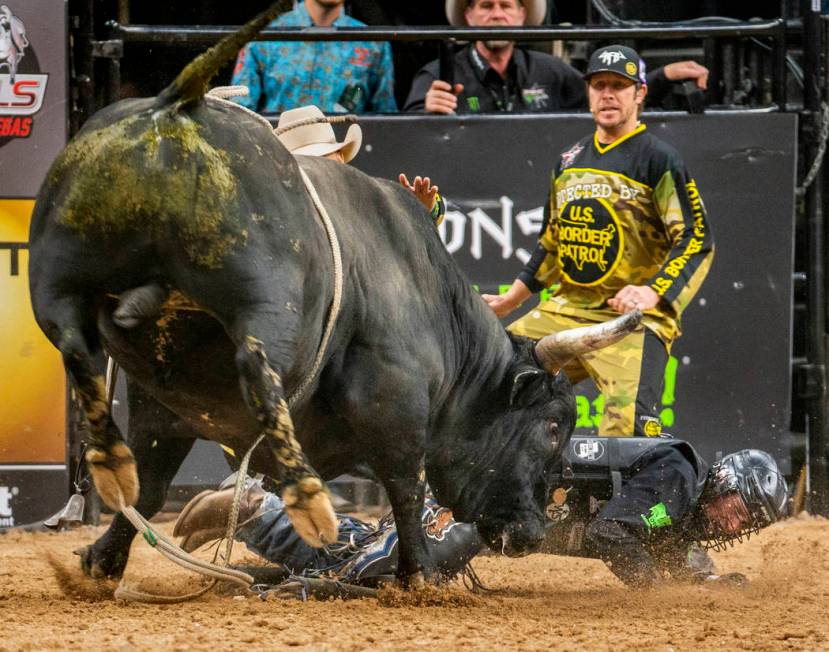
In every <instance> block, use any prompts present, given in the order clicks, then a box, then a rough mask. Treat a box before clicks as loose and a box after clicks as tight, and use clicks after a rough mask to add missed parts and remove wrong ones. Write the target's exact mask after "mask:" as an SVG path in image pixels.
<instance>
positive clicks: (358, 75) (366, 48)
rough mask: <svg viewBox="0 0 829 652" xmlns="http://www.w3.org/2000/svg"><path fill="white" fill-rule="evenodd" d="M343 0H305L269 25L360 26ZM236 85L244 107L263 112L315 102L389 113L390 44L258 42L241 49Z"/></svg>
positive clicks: (341, 109) (392, 107)
mask: <svg viewBox="0 0 829 652" xmlns="http://www.w3.org/2000/svg"><path fill="white" fill-rule="evenodd" d="M344 2H345V0H303V1H302V2H300V3H298V4H297V7H296V9H294V10H293V11H290V12H288V13H285V14H283V15H282V16H280V17H279V18H277V19H276V20H274V21H273V22H272V23H271V27H364V26H365V25H364V24H363V23H361V22H360V21H357V20H354V19H353V18H350V17H348V16H347V15H346V14H345V13H344V12H343V4H344ZM232 83H233V84H234V85H243V86H247V87H248V88H249V89H250V95H249V96H247V97H241V98H237V100H236V101H238V102H239V103H240V104H241V105H242V106H245V107H247V108H249V109H252V110H254V111H259V112H262V113H281V112H282V111H285V110H286V109H292V108H295V107H298V106H303V105H308V104H315V105H317V106H318V107H320V108H321V109H322V110H323V111H324V112H326V113H348V112H352V113H365V112H375V113H390V112H394V111H397V103H396V102H395V100H394V68H393V65H392V59H391V48H390V47H389V44H388V43H372V42H366V41H340V42H335V41H282V42H273V41H256V42H253V43H248V44H247V45H246V46H245V47H244V48H242V50H241V51H240V52H239V56H238V58H237V60H236V68H235V70H234V72H233V81H232Z"/></svg>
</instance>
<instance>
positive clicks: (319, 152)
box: [275, 104, 363, 163]
mask: <svg viewBox="0 0 829 652" xmlns="http://www.w3.org/2000/svg"><path fill="white" fill-rule="evenodd" d="M312 118H320V119H322V120H324V119H325V116H324V115H323V113H322V111H320V110H319V108H318V107H316V106H314V105H313V104H312V105H309V106H301V107H299V108H298V109H290V110H289V111H283V112H282V115H280V116H279V123H278V124H277V125H276V130H275V131H280V132H281V133H278V134H277V138H279V140H280V141H281V142H282V144H283V145H285V147H287V148H288V151H289V152H291V153H292V154H302V155H303V156H326V155H328V154H331V153H333V152H339V151H341V152H342V153H343V160H345V162H346V163H348V162H349V161H350V160H351V159H353V158H354V157H355V156H357V152H358V151H360V145H362V144H363V130H362V129H360V125H351V126H350V127H349V128H348V131H347V132H346V134H345V140H343V142H341V143H338V142H337V137H336V135H335V134H334V128H333V127H332V126H331V125H330V124H328V123H327V122H315V123H313V124H307V125H302V126H301V127H295V128H294V129H288V130H287V131H281V130H283V129H285V127H289V126H290V125H292V124H295V123H297V122H301V121H302V120H308V119H312Z"/></svg>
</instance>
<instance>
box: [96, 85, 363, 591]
mask: <svg viewBox="0 0 829 652" xmlns="http://www.w3.org/2000/svg"><path fill="white" fill-rule="evenodd" d="M230 88H231V89H234V92H236V91H235V88H237V87H230ZM240 88H245V87H240ZM224 90H225V89H214V91H224ZM211 92H213V91H211ZM225 92H230V91H225ZM209 97H211V98H212V99H213V100H214V101H217V102H221V103H224V104H229V105H231V106H233V107H235V108H236V109H241V110H243V111H245V112H247V113H249V114H251V115H253V116H255V117H256V118H258V119H259V120H260V121H263V122H265V123H267V125H268V129H271V125H270V122H268V121H267V120H266V119H265V118H263V117H262V116H260V115H259V114H257V113H254V112H253V111H251V110H250V109H247V108H245V107H243V106H241V105H239V104H236V103H235V102H230V101H229V100H226V99H224V97H222V96H220V95H219V94H213V95H209ZM349 117H351V116H344V117H343V121H344V120H345V119H347V118H349ZM299 172H300V175H301V177H302V181H303V183H304V184H305V188H306V190H307V191H308V194H309V195H310V197H311V201H312V202H313V204H314V207H315V208H316V210H317V212H318V213H319V215H320V218H321V219H322V223H323V227H324V228H325V232H326V235H327V236H328V241H329V243H330V245H331V253H332V258H333V265H334V296H333V298H332V300H331V307H330V308H329V310H328V318H327V321H326V324H325V331H324V332H323V336H322V340H321V341H320V345H319V347H318V349H317V354H316V356H315V358H314V363H313V366H312V368H311V371H310V373H309V374H308V375H307V376H306V377H305V379H304V380H303V381H302V383H300V385H299V387H297V388H296V389H295V390H294V391H293V392H292V393H291V394H290V396H288V399H287V400H288V407H289V409H290V408H291V407H293V406H294V405H295V404H296V403H297V401H299V399H300V398H302V396H303V395H304V394H305V392H306V391H307V390H308V388H309V387H310V386H311V383H312V382H313V381H314V380H315V379H316V377H317V374H318V373H319V369H320V367H321V366H322V360H323V357H324V356H325V352H326V350H327V348H328V343H329V341H330V339H331V334H332V333H333V332H334V325H335V323H336V321H337V317H338V315H339V312H340V306H341V304H342V293H343V265H342V252H341V249H340V242H339V238H337V232H336V229H335V228H334V224H333V222H332V221H331V218H330V216H329V215H328V211H327V210H326V209H325V206H324V205H323V203H322V201H321V200H320V197H319V194H318V193H317V190H316V188H315V187H314V184H313V183H312V181H311V179H310V178H309V177H308V175H307V174H306V173H305V170H303V169H302V168H301V167H300V168H299ZM117 372H118V363H116V362H115V361H114V360H113V359H112V358H111V357H110V358H109V359H108V360H107V378H106V386H107V401H108V403H109V407H110V410H111V408H112V399H113V396H114V393H115V391H114V390H115V378H116V376H117ZM264 436H265V434H264V433H262V434H260V435H259V437H257V439H256V441H254V442H253V444H252V445H251V447H250V448H249V449H248V451H247V452H246V453H245V456H244V458H243V459H242V462H241V464H240V465H239V470H238V471H237V474H236V485H235V487H234V492H233V503H232V506H231V510H230V517H229V519H228V523H227V530H226V532H225V540H226V541H227V544H226V546H225V555H224V566H219V565H217V564H216V563H215V561H216V558H217V556H218V554H219V550H218V548H217V549H216V553H215V554H214V556H213V562H214V563H211V562H206V561H203V560H201V559H198V558H197V557H194V556H192V555H190V554H189V553H187V552H185V551H184V550H182V549H181V548H180V547H179V546H178V545H176V544H175V543H174V542H173V541H171V540H170V539H169V538H167V537H166V536H165V535H163V534H161V533H160V532H156V531H154V530H153V529H152V526H151V525H150V523H149V521H147V519H145V518H144V517H143V516H142V515H141V514H140V513H139V512H138V510H136V509H135V508H134V507H131V506H127V505H124V504H123V500H122V501H121V513H123V514H124V516H126V517H127V519H129V521H130V522H131V523H132V524H133V526H134V527H135V529H136V530H137V531H138V532H140V533H141V535H142V536H143V538H144V540H145V541H147V543H149V544H150V546H152V547H153V548H156V549H157V550H158V551H159V552H161V554H163V555H164V556H165V557H167V559H169V560H171V561H173V562H175V563H177V564H179V565H180V566H183V567H184V568H186V569H188V570H191V571H194V572H196V573H201V574H202V575H206V576H208V577H211V578H213V579H212V581H211V582H210V584H208V585H207V586H206V587H203V588H202V589H199V590H198V591H195V592H193V593H188V594H185V595H176V596H166V595H156V594H150V593H144V592H142V591H137V590H134V589H129V588H127V587H126V586H124V584H123V579H122V580H121V583H120V584H119V586H118V588H117V589H116V590H115V598H116V599H120V600H130V601H134V602H152V603H163V604H173V603H178V602H186V601H189V600H193V599H195V598H197V597H200V596H202V595H204V594H205V593H207V592H208V591H210V590H211V589H213V587H215V586H216V584H217V582H219V580H225V581H229V582H233V583H235V584H240V585H242V586H244V587H245V588H248V589H250V588H251V587H252V586H253V581H254V580H253V577H252V576H250V575H248V574H247V573H243V572H242V571H238V570H235V569H232V568H229V565H230V554H231V551H232V550H233V535H234V534H235V533H236V527H237V522H238V518H239V503H240V501H241V497H242V492H243V490H244V485H245V479H246V477H247V471H248V465H249V463H250V457H251V455H252V454H253V451H254V449H255V448H256V447H257V446H258V445H259V443H260V442H261V441H262V439H263V438H264Z"/></svg>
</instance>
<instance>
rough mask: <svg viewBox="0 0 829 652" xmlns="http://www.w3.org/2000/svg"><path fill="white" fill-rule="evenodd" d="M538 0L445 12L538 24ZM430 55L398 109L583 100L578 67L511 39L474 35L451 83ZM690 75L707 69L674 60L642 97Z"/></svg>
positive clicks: (544, 106) (506, 23) (508, 107)
mask: <svg viewBox="0 0 829 652" xmlns="http://www.w3.org/2000/svg"><path fill="white" fill-rule="evenodd" d="M545 11H546V3H545V2H544V0H449V1H448V2H447V3H446V15H447V18H448V19H449V23H450V24H451V25H455V26H465V25H467V24H468V25H469V26H471V27H499V26H503V27H517V26H521V25H539V24H541V22H542V20H543V19H544V13H545ZM439 75H440V71H439V63H438V61H433V62H431V63H429V64H427V65H426V66H424V67H423V68H422V69H421V70H420V71H419V72H418V73H417V75H416V76H415V78H414V81H413V82H412V88H411V90H410V91H409V97H408V98H407V100H406V103H405V106H404V107H403V110H404V111H426V112H427V113H442V114H451V113H492V112H510V113H542V112H552V111H566V110H571V109H580V108H583V107H585V106H586V105H587V98H586V95H585V91H584V80H583V79H582V75H581V73H579V72H578V71H577V70H576V69H575V68H572V67H571V66H569V65H568V64H566V63H564V61H562V60H561V59H559V58H558V57H554V56H552V55H549V54H545V53H543V52H535V51H532V50H525V49H523V48H519V47H515V44H514V43H513V42H512V41H478V42H476V43H472V44H470V45H467V46H466V47H463V48H461V49H460V51H458V52H457V53H456V54H455V57H454V81H455V84H454V87H453V86H452V85H450V84H449V83H448V82H446V81H443V80H441V79H440V78H439ZM683 79H693V80H694V81H696V83H697V85H698V86H699V87H700V88H702V89H704V88H705V86H706V83H707V80H708V70H707V69H706V68H704V67H703V66H701V65H699V64H697V63H695V62H694V61H680V62H676V63H672V64H669V65H667V66H665V67H664V68H659V69H658V70H656V71H654V72H653V73H651V74H649V75H648V88H649V93H648V98H649V99H653V98H656V99H658V98H659V97H661V96H663V95H664V94H665V93H666V92H667V91H668V90H669V88H670V82H671V81H678V80H683Z"/></svg>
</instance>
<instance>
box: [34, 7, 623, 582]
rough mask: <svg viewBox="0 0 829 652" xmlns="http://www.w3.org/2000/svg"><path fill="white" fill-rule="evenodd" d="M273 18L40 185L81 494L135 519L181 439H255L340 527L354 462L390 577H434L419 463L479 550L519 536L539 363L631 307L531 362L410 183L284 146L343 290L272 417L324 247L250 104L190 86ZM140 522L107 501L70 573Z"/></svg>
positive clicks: (39, 295) (556, 417)
mask: <svg viewBox="0 0 829 652" xmlns="http://www.w3.org/2000/svg"><path fill="white" fill-rule="evenodd" d="M269 18H270V16H260V17H259V18H258V19H257V20H258V23H257V22H256V21H253V22H252V23H250V24H249V25H248V26H246V28H245V29H246V30H247V31H244V30H243V31H242V32H240V33H239V34H237V35H234V36H232V37H229V38H228V39H226V42H224V43H222V44H220V45H219V46H217V48H214V49H213V50H211V51H209V52H208V53H206V54H205V55H202V57H201V58H200V59H197V60H196V62H194V63H193V64H191V65H190V66H189V67H188V68H187V69H185V71H184V72H183V73H182V74H181V75H180V76H179V78H178V79H177V80H176V81H175V82H174V84H172V85H171V86H170V87H169V88H168V89H166V90H165V91H164V92H163V93H162V94H161V95H160V96H159V97H158V98H151V99H143V100H128V101H124V102H120V103H118V104H116V105H113V106H111V107H108V108H107V109H104V110H103V111H101V112H99V113H98V114H96V115H95V116H93V118H91V119H90V120H89V121H88V122H87V124H86V125H85V126H84V129H83V130H82V131H81V132H80V133H79V134H78V136H77V137H76V138H75V139H74V140H73V141H72V142H71V143H70V144H69V145H68V146H67V148H66V149H65V150H64V152H63V153H62V154H61V155H60V156H59V157H58V159H57V160H56V161H55V163H54V164H53V166H52V169H51V170H50V172H49V175H48V177H47V179H46V181H45V183H44V185H43V187H42V188H41V191H40V193H39V195H38V199H37V203H36V206H35V211H34V215H33V218H32V228H31V233H30V250H31V251H30V269H29V275H30V282H31V295H32V305H33V308H34V312H35V316H36V318H37V321H38V323H39V325H40V326H41V328H42V329H43V330H44V332H45V333H46V335H47V336H48V337H49V339H50V340H51V341H52V342H53V343H54V344H55V346H56V347H57V348H58V349H59V350H60V351H61V354H62V356H63V360H64V364H65V366H66V369H67V371H68V373H69V375H70V378H71V380H72V382H73V384H74V386H75V388H76V390H77V394H78V397H79V399H80V401H81V405H82V408H83V410H84V413H85V416H86V419H87V422H88V438H89V443H90V447H89V450H88V452H87V455H86V461H87V463H88V465H89V468H90V472H91V473H92V476H93V479H94V481H95V485H96V488H97V490H98V492H99V494H100V495H101V497H102V499H103V500H104V502H105V503H106V504H107V505H109V506H110V507H112V508H114V509H118V508H120V507H121V506H122V505H124V504H136V506H137V508H138V510H139V511H140V512H141V513H143V514H144V515H145V516H147V517H149V516H151V515H152V514H153V513H155V512H156V511H157V510H158V509H159V508H160V507H161V505H162V503H163V500H164V495H165V493H166V490H167V488H168V486H169V483H170V481H171V479H172V477H173V475H174V474H175V471H176V469H177V468H178V466H179V465H180V463H181V461H182V460H183V458H184V456H185V455H186V454H187V452H188V450H189V449H190V446H191V445H192V442H193V440H194V438H195V437H202V438H206V439H211V440H214V441H219V442H222V443H225V444H228V445H229V446H231V447H232V448H233V449H234V450H236V451H239V452H240V453H241V452H243V451H245V450H246V449H247V448H248V447H249V446H250V444H251V443H252V442H253V440H254V439H255V438H256V437H257V436H258V435H259V434H260V433H264V434H265V441H264V443H263V444H262V445H261V446H260V448H259V450H258V451H257V453H256V455H255V456H254V458H253V460H252V468H253V469H254V470H256V471H260V472H262V473H265V474H266V475H268V476H269V477H271V478H273V479H274V480H275V481H276V482H277V483H278V484H279V485H280V487H281V489H282V495H283V498H284V499H285V501H286V505H287V506H288V510H289V515H290V516H291V519H292V522H293V524H294V526H295V527H296V529H297V531H298V532H299V533H300V534H301V536H303V538H304V539H305V540H306V541H307V542H309V543H310V544H311V545H316V546H319V545H322V544H324V543H325V542H326V541H332V540H334V538H335V535H336V520H335V516H334V513H333V510H332V509H331V505H330V501H329V499H328V495H327V492H326V490H325V488H324V485H323V484H322V482H321V480H320V474H321V475H322V476H323V477H333V476H336V475H338V474H340V473H343V472H347V471H353V470H354V469H355V468H356V467H358V466H359V465H364V466H367V467H368V468H370V469H371V471H372V472H373V474H374V475H375V476H376V477H377V478H378V479H379V480H380V481H381V482H382V483H383V485H384V487H385V489H386V491H387V493H388V496H389V500H390V502H391V504H392V508H393V510H394V514H395V519H396V522H397V528H398V532H399V535H400V550H399V560H400V561H399V571H398V572H399V575H400V577H401V578H402V579H404V580H410V579H411V578H412V577H420V576H421V574H424V575H426V576H428V575H430V574H431V573H432V571H433V567H432V564H431V561H430V559H429V556H428V552H427V549H426V547H425V541H424V539H423V535H422V532H421V528H420V513H421V509H422V503H423V492H424V480H425V479H428V481H429V483H430V484H431V486H432V488H433V489H434V491H435V494H436V497H437V499H438V500H439V501H440V502H441V504H443V505H446V506H448V507H450V508H451V509H453V510H454V512H455V515H456V517H457V518H459V519H461V520H465V521H470V522H475V523H477V524H478V526H479V529H480V531H481V534H482V535H483V537H484V538H485V540H486V541H487V542H488V543H489V544H490V545H491V546H492V547H494V548H496V549H498V550H503V551H505V552H507V553H511V554H520V553H523V552H526V551H528V550H531V549H532V548H533V547H534V546H536V545H537V544H538V543H540V541H541V539H542V536H543V507H544V505H545V502H546V497H547V492H548V489H549V487H548V474H549V471H550V469H551V467H552V465H553V464H554V462H555V460H556V458H557V454H558V451H559V450H560V449H561V447H562V445H563V444H564V443H565V441H566V439H567V438H568V437H569V435H570V432H571V431H572V428H573V423H574V413H575V407H574V401H573V395H572V391H571V388H570V386H569V384H568V382H567V381H566V379H565V378H564V377H563V375H562V374H557V375H556V373H555V372H556V371H557V370H558V368H560V366H561V364H562V362H563V360H564V359H566V358H567V357H569V356H572V355H573V354H574V353H578V352H579V351H582V350H587V349H589V348H594V347H596V346H599V345H601V344H603V343H604V342H605V341H606V340H608V339H614V340H615V339H617V338H618V337H620V336H621V335H622V334H623V333H624V332H626V331H627V330H629V329H630V328H632V326H633V325H634V324H635V322H636V318H635V317H632V316H631V317H628V318H623V319H621V320H617V322H619V323H615V324H613V325H612V326H610V327H607V328H604V327H602V328H600V329H599V330H600V332H599V333H598V334H597V333H594V332H591V333H589V334H587V336H586V337H569V336H565V337H563V338H558V339H555V338H550V339H549V340H547V341H542V343H540V344H539V345H538V346H537V347H536V349H535V355H533V349H532V347H531V345H530V344H529V343H528V342H525V341H520V340H514V339H511V338H510V337H509V336H508V335H507V334H506V333H505V331H504V330H503V328H502V326H501V324H500V323H499V322H498V320H497V319H496V318H495V316H494V315H493V314H492V313H491V311H490V310H489V309H488V308H487V307H486V305H485V304H484V303H483V301H481V299H480V298H479V297H478V296H477V295H476V294H475V293H474V292H473V291H472V290H471V288H470V286H469V283H468V282H467V281H466V279H464V278H463V276H462V274H461V273H460V271H459V270H458V268H457V266H456V265H455V264H454V262H453V261H452V259H451V257H450V256H449V254H448V253H447V252H446V250H445V248H444V247H443V245H442V243H441V241H440V239H439V237H438V235H437V232H436V230H435V229H434V227H433V225H432V223H431V221H430V219H429V216H428V214H427V213H426V211H425V210H424V209H423V208H422V207H421V206H420V204H419V203H418V202H417V201H416V200H415V199H414V198H413V197H412V196H411V195H410V194H409V193H407V192H406V191H404V190H403V189H401V188H400V187H398V186H397V185H396V184H393V183H391V182H388V181H383V180H378V179H374V178H371V177H368V176H366V175H364V174H363V173H361V172H359V171H358V170H356V169H352V168H350V167H348V166H345V165H342V164H338V163H333V162H330V161H326V160H319V159H311V158H301V159H300V162H301V163H300V164H301V166H302V167H303V168H304V169H305V170H306V172H307V174H308V176H309V177H310V178H311V180H312V181H313V184H314V186H315V187H316V188H317V191H318V192H319V194H320V196H321V198H322V201H323V204H324V205H325V207H326V208H327V210H328V212H329V214H330V216H331V219H332V221H333V223H334V226H335V228H336V233H337V237H338V238H339V241H340V243H341V247H342V259H343V272H342V278H343V299H342V307H341V310H340V312H339V315H338V316H337V319H336V324H335V327H334V330H333V333H332V337H331V340H330V342H329V343H328V346H327V348H326V351H325V356H324V359H323V363H322V365H321V368H320V371H319V374H318V375H317V376H316V378H315V379H314V381H313V383H312V384H311V386H310V388H309V390H308V392H307V393H306V394H305V395H304V397H303V398H301V399H299V400H298V401H297V402H296V404H294V405H293V406H292V409H291V410H289V409H288V405H287V403H286V397H287V396H290V394H291V393H292V392H293V391H294V390H295V389H296V388H297V387H298V386H299V385H300V383H301V382H302V380H303V379H304V378H305V376H306V375H307V374H308V373H309V371H310V370H311V368H312V366H313V360H314V357H315V354H316V351H317V348H318V347H319V345H320V342H321V339H322V334H323V329H324V327H325V323H326V316H327V314H328V311H329V308H330V306H331V302H332V296H333V292H334V285H335V279H334V274H333V271H332V265H331V263H330V261H331V256H332V253H331V244H330V243H329V241H328V238H327V236H326V234H325V231H324V229H323V227H322V225H321V222H320V218H319V216H318V215H317V214H316V211H315V209H314V206H313V205H312V203H311V201H310V200H309V196H308V193H307V191H306V188H305V186H304V184H303V181H302V179H301V176H300V170H299V165H298V164H297V160H295V159H294V157H292V156H291V155H290V153H288V152H287V151H286V150H285V149H284V148H283V147H282V146H281V144H280V143H279V142H278V141H277V139H276V138H275V137H274V136H273V134H272V133H271V132H270V130H269V129H268V128H267V127H266V126H265V125H263V124H262V122H261V121H260V120H258V119H256V118H255V117H254V116H251V115H249V114H246V113H245V112H244V111H242V110H241V109H238V108H234V107H229V106H227V105H226V104H225V103H221V102H218V101H214V100H211V99H210V98H205V97H204V95H203V90H204V83H203V82H204V81H205V80H206V79H209V76H210V75H211V74H212V71H213V69H215V67H217V66H218V65H220V63H217V61H219V59H221V58H222V57H225V58H226V57H227V53H228V52H231V53H232V52H235V51H236V50H237V49H238V48H239V47H240V45H241V44H242V43H244V41H246V40H247V39H248V38H250V35H251V33H253V32H254V31H255V30H256V29H258V28H261V26H262V25H264V24H266V23H267V20H269ZM222 48H224V50H223V49H222ZM211 57H212V59H211ZM222 60H223V59H222ZM195 78H199V79H201V83H197V82H198V79H195ZM194 79H195V81H194ZM142 287H151V288H152V287H155V288H163V293H164V295H165V296H166V302H165V304H164V307H163V309H162V311H161V312H160V314H158V315H152V316H151V318H150V319H145V320H144V321H140V323H138V325H137V326H136V327H134V328H131V329H125V328H121V327H120V326H118V325H116V324H115V323H113V310H114V309H115V307H116V305H117V303H116V299H114V297H117V296H119V295H124V294H125V293H129V292H130V291H133V290H134V289H135V288H142ZM139 312H140V311H139ZM144 316H145V317H147V316H150V315H144ZM121 323H122V324H123V322H121ZM560 340H561V341H560ZM101 347H103V348H104V349H105V350H106V351H107V352H109V353H110V354H111V355H112V356H113V358H114V359H115V360H116V361H117V362H118V364H119V365H120V366H121V367H122V368H123V369H124V370H125V371H126V372H127V374H128V376H129V378H130V383H131V385H130V386H131V389H130V409H131V414H130V438H131V441H130V447H128V446H127V445H126V443H125V442H124V441H123V440H122V437H121V434H120V433H119V431H118V429H117V427H116V426H115V424H114V423H113V421H112V418H111V415H110V413H109V410H108V407H107V404H106V401H105V395H104V382H103V379H102V376H101V373H100V369H98V368H97V367H96V365H95V363H94V356H95V354H96V353H97V352H98V351H100V349H101ZM536 358H538V359H540V360H541V361H542V364H543V366H544V367H545V368H546V371H543V370H542V369H541V368H540V367H539V365H538V363H537V362H536ZM547 372H550V373H547ZM240 385H241V392H240V391H239V387H240ZM246 408H247V409H246ZM133 452H134V455H135V456H134V457H133ZM306 455H307V457H306ZM139 487H140V492H139ZM134 534H135V531H134V529H133V528H132V526H131V525H130V524H129V523H128V522H127V521H126V519H125V518H124V517H123V516H121V515H120V514H119V515H117V516H116V518H115V519H114V521H113V523H112V525H111V527H110V528H109V530H108V531H107V533H105V534H104V535H103V536H102V537H101V538H100V539H99V540H98V541H97V542H95V544H93V545H92V546H90V547H89V548H88V549H87V550H86V551H85V553H84V565H85V568H86V569H87V571H88V572H90V573H91V574H93V575H96V576H100V575H111V576H113V575H118V574H120V573H121V572H122V571H123V568H124V566H125V564H126V559H127V555H128V550H129V544H130V542H131V540H132V538H133V536H134Z"/></svg>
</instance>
